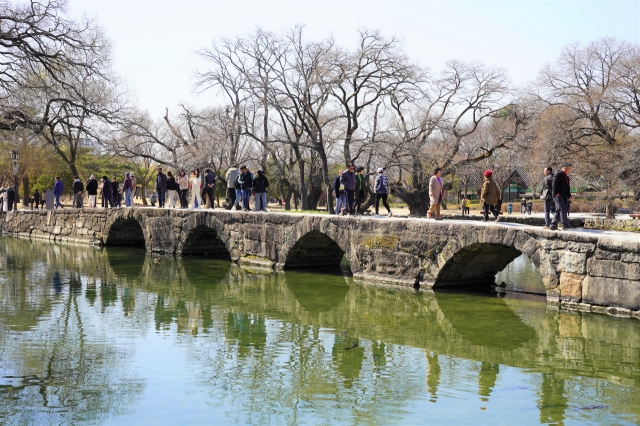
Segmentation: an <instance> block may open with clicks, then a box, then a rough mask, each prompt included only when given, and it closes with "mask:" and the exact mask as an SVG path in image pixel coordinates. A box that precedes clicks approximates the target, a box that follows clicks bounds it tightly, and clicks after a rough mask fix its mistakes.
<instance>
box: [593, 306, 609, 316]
mask: <svg viewBox="0 0 640 426" xmlns="http://www.w3.org/2000/svg"><path fill="white" fill-rule="evenodd" d="M591 312H593V313H594V314H606V313H607V307H606V306H599V305H591Z"/></svg>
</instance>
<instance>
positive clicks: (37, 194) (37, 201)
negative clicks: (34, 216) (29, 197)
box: [33, 189, 41, 210]
mask: <svg viewBox="0 0 640 426" xmlns="http://www.w3.org/2000/svg"><path fill="white" fill-rule="evenodd" d="M40 198H41V197H40V192H39V191H38V189H36V191H35V192H34V193H33V204H35V206H36V210H38V208H39V207H40Z"/></svg>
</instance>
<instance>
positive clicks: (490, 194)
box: [480, 170, 500, 222]
mask: <svg viewBox="0 0 640 426" xmlns="http://www.w3.org/2000/svg"><path fill="white" fill-rule="evenodd" d="M499 199H500V190H499V189H498V185H496V183H495V182H494V181H493V172H492V171H491V170H486V171H485V172H484V178H483V182H482V192H481V193H480V203H482V211H483V215H484V216H483V218H482V220H483V221H484V222H486V221H488V220H489V211H491V214H493V216H494V217H495V220H496V222H499V221H500V212H499V211H498V209H497V208H496V206H497V205H498V200H499Z"/></svg>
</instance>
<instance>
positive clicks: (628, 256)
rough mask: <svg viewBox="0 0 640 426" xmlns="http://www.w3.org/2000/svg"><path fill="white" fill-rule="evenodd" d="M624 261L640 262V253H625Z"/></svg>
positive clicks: (623, 255)
mask: <svg viewBox="0 0 640 426" xmlns="http://www.w3.org/2000/svg"><path fill="white" fill-rule="evenodd" d="M622 261H623V262H627V263H640V253H623V254H622Z"/></svg>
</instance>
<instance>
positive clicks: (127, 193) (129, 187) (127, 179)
mask: <svg viewBox="0 0 640 426" xmlns="http://www.w3.org/2000/svg"><path fill="white" fill-rule="evenodd" d="M122 190H123V191H124V205H125V206H126V207H133V205H132V202H131V193H132V192H133V181H132V180H131V173H129V172H127V173H125V174H124V184H123V185H122Z"/></svg>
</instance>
